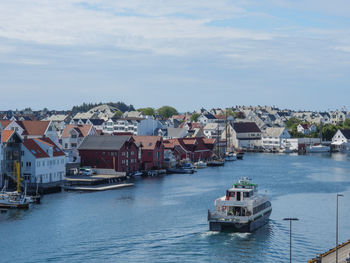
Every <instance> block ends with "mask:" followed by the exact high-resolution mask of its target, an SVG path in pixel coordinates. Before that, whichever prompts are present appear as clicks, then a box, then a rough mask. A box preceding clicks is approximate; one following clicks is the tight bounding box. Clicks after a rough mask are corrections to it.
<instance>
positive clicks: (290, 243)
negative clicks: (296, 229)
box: [283, 217, 299, 263]
mask: <svg viewBox="0 0 350 263" xmlns="http://www.w3.org/2000/svg"><path fill="white" fill-rule="evenodd" d="M283 220H285V221H289V262H290V263H292V221H298V220H299V219H298V218H291V217H287V218H283Z"/></svg>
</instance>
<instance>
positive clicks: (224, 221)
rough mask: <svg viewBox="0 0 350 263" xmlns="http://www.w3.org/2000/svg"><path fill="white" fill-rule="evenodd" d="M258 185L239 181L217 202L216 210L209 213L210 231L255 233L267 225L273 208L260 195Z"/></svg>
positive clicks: (265, 198) (244, 180)
mask: <svg viewBox="0 0 350 263" xmlns="http://www.w3.org/2000/svg"><path fill="white" fill-rule="evenodd" d="M257 188H258V185H257V184H253V183H251V181H250V180H249V179H247V178H243V179H241V180H239V181H238V182H237V183H236V184H234V185H233V187H232V188H230V189H228V190H227V191H226V196H223V197H220V198H218V199H216V200H215V206H216V210H215V211H213V212H210V211H208V221H209V230H210V231H230V232H253V231H254V230H256V229H257V228H259V227H261V226H263V225H265V224H266V223H267V222H268V220H269V217H270V214H271V211H272V207H271V203H270V201H269V200H268V198H267V196H266V195H258V193H257V192H258V189H257Z"/></svg>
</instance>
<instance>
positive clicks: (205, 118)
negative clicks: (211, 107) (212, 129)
mask: <svg viewBox="0 0 350 263" xmlns="http://www.w3.org/2000/svg"><path fill="white" fill-rule="evenodd" d="M197 121H198V122H200V123H201V124H202V125H203V126H205V125H206V124H207V123H214V122H216V118H215V116H214V115H213V114H211V113H202V114H201V115H200V116H199V117H198V120H197Z"/></svg>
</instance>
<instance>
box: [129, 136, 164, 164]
mask: <svg viewBox="0 0 350 263" xmlns="http://www.w3.org/2000/svg"><path fill="white" fill-rule="evenodd" d="M134 139H135V143H136V144H137V145H138V146H139V147H140V149H141V169H143V170H150V169H160V168H162V166H163V161H164V144H163V139H162V137H161V136H134Z"/></svg>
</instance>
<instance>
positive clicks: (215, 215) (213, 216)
mask: <svg viewBox="0 0 350 263" xmlns="http://www.w3.org/2000/svg"><path fill="white" fill-rule="evenodd" d="M210 220H219V221H230V222H247V221H249V216H232V215H223V214H221V213H218V212H210V211H209V210H208V221H210Z"/></svg>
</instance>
